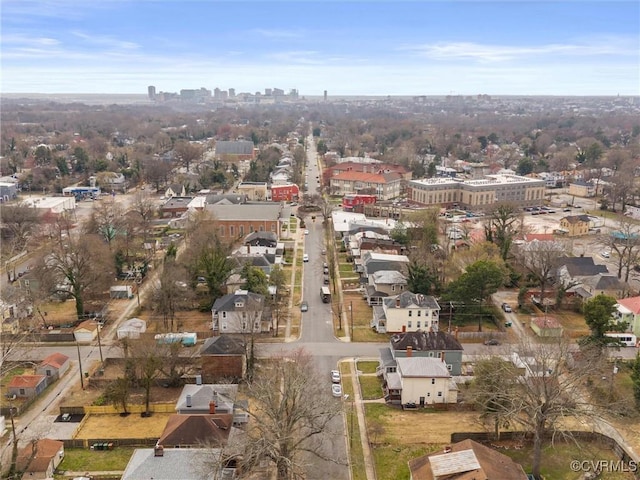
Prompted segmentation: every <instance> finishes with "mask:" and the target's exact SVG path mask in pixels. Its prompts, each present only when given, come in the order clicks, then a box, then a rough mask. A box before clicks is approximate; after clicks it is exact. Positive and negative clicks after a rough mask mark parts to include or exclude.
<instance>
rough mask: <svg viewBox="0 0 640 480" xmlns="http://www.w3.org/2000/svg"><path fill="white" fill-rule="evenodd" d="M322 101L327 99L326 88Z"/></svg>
mask: <svg viewBox="0 0 640 480" xmlns="http://www.w3.org/2000/svg"><path fill="white" fill-rule="evenodd" d="M324 101H325V102H326V101H327V91H326V90H325V91H324Z"/></svg>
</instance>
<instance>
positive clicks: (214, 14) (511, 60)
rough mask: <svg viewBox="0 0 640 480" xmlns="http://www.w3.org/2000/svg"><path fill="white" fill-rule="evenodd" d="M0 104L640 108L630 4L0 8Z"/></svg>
mask: <svg viewBox="0 0 640 480" xmlns="http://www.w3.org/2000/svg"><path fill="white" fill-rule="evenodd" d="M0 18H1V33H0V67H1V72H0V73H1V81H0V92H2V93H114V94H115V93H118V94H132V93H139V94H146V91H147V86H149V85H154V86H155V87H156V90H157V91H164V92H179V91H180V90H181V89H191V88H201V87H204V88H207V89H209V90H213V89H215V88H216V87H217V88H220V89H221V90H227V89H229V88H234V89H235V90H236V93H240V92H250V93H255V92H258V91H260V92H264V90H265V88H281V89H283V90H285V91H286V92H288V91H290V90H291V89H297V90H298V92H299V94H300V95H302V96H305V95H307V96H321V95H323V92H324V91H325V90H326V91H327V92H328V94H329V95H336V96H337V95H476V94H489V95H640V1H638V0H626V1H608V0H601V1H597V2H589V1H584V0H565V1H562V0H558V1H555V0H553V1H541V0H537V1H532V2H527V1H521V0H507V1H500V2H499V1H481V0H472V1H457V0H448V1H446V0H441V1H434V0H413V1H390V0H378V1H364V0H363V1H356V0H354V1H339V0H325V1H322V2H316V1H305V0H298V1H273V0H263V1H244V0H235V1H217V0H198V1H189V0H186V1H185V0H162V1H152V0H131V1H127V0H51V1H49V0H34V1H32V0H0Z"/></svg>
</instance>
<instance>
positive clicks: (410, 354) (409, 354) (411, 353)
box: [407, 347, 413, 358]
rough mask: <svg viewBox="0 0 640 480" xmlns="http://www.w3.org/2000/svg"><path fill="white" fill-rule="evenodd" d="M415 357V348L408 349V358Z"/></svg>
mask: <svg viewBox="0 0 640 480" xmlns="http://www.w3.org/2000/svg"><path fill="white" fill-rule="evenodd" d="M412 355H413V347H407V358H411V356H412Z"/></svg>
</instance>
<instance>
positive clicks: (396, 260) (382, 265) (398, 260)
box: [356, 252, 409, 278]
mask: <svg viewBox="0 0 640 480" xmlns="http://www.w3.org/2000/svg"><path fill="white" fill-rule="evenodd" d="M356 270H357V271H360V270H361V271H362V273H363V277H365V278H369V275H372V274H374V273H376V272H378V271H380V270H395V271H397V272H400V273H402V274H403V275H406V274H407V273H408V270H409V258H408V257H407V256H406V255H393V254H388V253H377V252H365V253H364V254H363V255H362V268H361V269H359V268H358V265H356Z"/></svg>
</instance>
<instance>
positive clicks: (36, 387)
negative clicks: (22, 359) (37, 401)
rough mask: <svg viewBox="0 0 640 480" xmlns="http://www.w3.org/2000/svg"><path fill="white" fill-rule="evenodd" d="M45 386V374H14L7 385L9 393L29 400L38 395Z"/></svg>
mask: <svg viewBox="0 0 640 480" xmlns="http://www.w3.org/2000/svg"><path fill="white" fill-rule="evenodd" d="M45 388H47V376H46V375H16V376H15V377H13V378H12V379H11V381H10V382H9V385H8V386H7V389H8V391H9V395H15V396H16V397H18V398H26V399H29V400H30V399H32V398H35V397H37V396H38V395H40V394H41V393H42V392H43V391H44V389H45Z"/></svg>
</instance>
